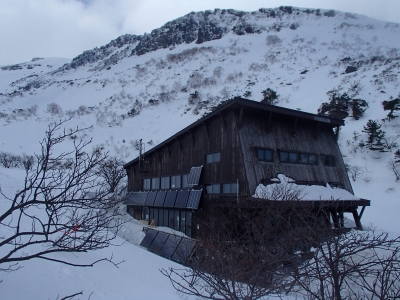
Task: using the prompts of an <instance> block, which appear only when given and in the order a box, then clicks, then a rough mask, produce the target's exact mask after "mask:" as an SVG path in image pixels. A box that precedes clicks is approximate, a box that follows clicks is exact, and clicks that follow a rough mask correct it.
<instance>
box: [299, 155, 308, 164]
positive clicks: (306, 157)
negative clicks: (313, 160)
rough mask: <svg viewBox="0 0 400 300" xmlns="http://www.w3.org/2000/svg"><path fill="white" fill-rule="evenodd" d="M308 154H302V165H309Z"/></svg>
mask: <svg viewBox="0 0 400 300" xmlns="http://www.w3.org/2000/svg"><path fill="white" fill-rule="evenodd" d="M308 157H309V156H308V154H304V153H302V154H300V162H301V163H302V164H308Z"/></svg>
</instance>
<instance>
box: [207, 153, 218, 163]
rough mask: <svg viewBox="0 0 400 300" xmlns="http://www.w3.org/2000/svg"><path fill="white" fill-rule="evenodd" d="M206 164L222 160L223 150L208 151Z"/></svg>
mask: <svg viewBox="0 0 400 300" xmlns="http://www.w3.org/2000/svg"><path fill="white" fill-rule="evenodd" d="M205 158H206V164H215V163H219V162H221V152H213V153H207V154H206V156H205Z"/></svg>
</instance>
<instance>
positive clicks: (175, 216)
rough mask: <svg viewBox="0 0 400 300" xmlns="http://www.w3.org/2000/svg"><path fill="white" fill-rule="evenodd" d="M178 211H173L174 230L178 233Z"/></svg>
mask: <svg viewBox="0 0 400 300" xmlns="http://www.w3.org/2000/svg"><path fill="white" fill-rule="evenodd" d="M179 221H180V218H179V210H174V229H175V230H178V231H179V223H180V222H179Z"/></svg>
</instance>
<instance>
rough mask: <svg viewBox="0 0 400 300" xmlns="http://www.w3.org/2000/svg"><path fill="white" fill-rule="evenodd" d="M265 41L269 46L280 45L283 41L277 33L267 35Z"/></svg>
mask: <svg viewBox="0 0 400 300" xmlns="http://www.w3.org/2000/svg"><path fill="white" fill-rule="evenodd" d="M265 41H266V43H267V46H275V45H279V44H280V43H281V42H282V40H281V39H280V38H279V36H277V35H275V34H272V35H267V38H266V40H265Z"/></svg>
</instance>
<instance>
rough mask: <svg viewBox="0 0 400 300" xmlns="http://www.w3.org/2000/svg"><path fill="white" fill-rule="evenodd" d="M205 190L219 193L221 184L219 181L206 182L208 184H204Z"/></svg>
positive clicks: (210, 192) (209, 192)
mask: <svg viewBox="0 0 400 300" xmlns="http://www.w3.org/2000/svg"><path fill="white" fill-rule="evenodd" d="M206 191H207V193H208V194H220V193H221V185H220V184H219V183H216V184H208V185H206Z"/></svg>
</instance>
